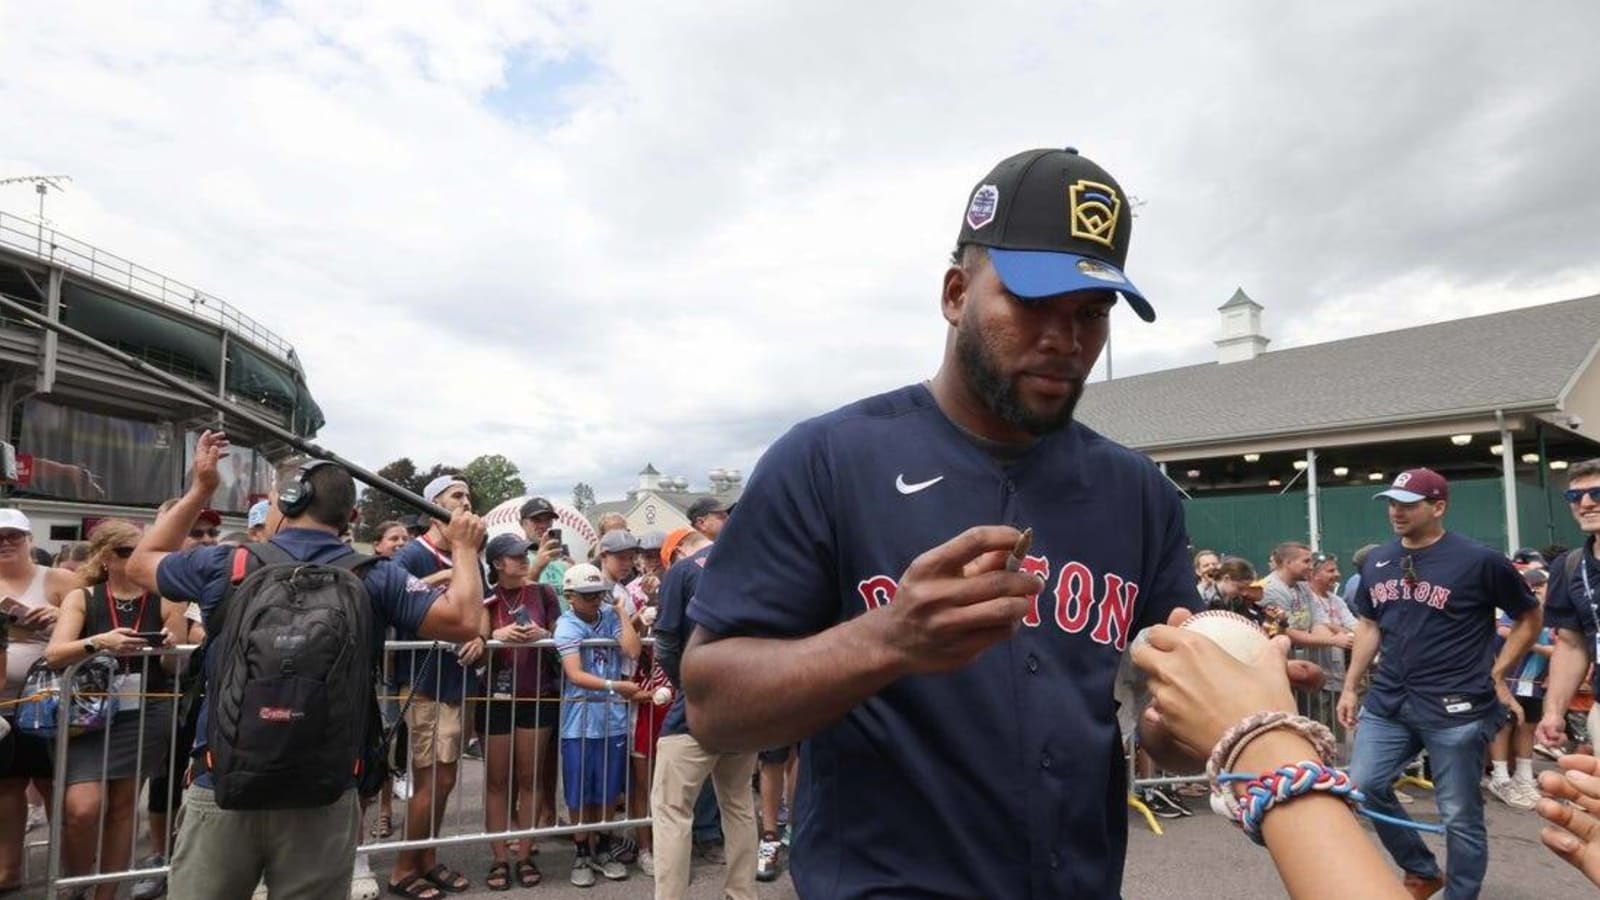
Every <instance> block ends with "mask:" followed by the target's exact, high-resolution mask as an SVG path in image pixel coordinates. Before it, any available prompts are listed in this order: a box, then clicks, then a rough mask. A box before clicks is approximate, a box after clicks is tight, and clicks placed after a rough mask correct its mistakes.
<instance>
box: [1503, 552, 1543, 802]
mask: <svg viewBox="0 0 1600 900" xmlns="http://www.w3.org/2000/svg"><path fill="white" fill-rule="evenodd" d="M1522 580H1523V581H1526V582H1527V583H1528V588H1529V589H1530V590H1532V591H1533V596H1534V597H1535V598H1537V599H1538V601H1539V603H1540V605H1541V606H1542V605H1543V604H1544V593H1545V588H1546V587H1547V586H1548V583H1549V580H1550V577H1549V573H1547V572H1546V571H1545V570H1544V569H1542V568H1541V569H1533V568H1527V569H1523V570H1522ZM1514 624H1515V620H1514V619H1512V618H1511V617H1510V616H1508V615H1506V614H1505V613H1501V614H1500V623H1499V626H1498V632H1499V639H1498V640H1497V641H1496V642H1495V643H1496V647H1495V650H1496V652H1498V651H1499V649H1500V647H1499V645H1501V644H1503V643H1504V641H1505V637H1506V636H1507V635H1509V634H1510V633H1511V626H1512V625H1514ZM1554 644H1555V632H1554V631H1552V630H1551V629H1549V628H1541V629H1539V637H1538V640H1537V641H1536V642H1535V643H1534V646H1533V649H1532V650H1530V651H1528V655H1526V656H1524V657H1523V658H1522V659H1521V661H1519V662H1518V663H1517V664H1516V665H1514V666H1512V667H1511V669H1510V670H1509V671H1507V673H1506V687H1508V688H1510V689H1511V695H1512V696H1513V697H1515V698H1516V701H1517V704H1518V705H1519V706H1521V707H1522V721H1520V722H1507V723H1506V725H1505V727H1503V728H1501V729H1500V731H1499V733H1498V734H1496V735H1495V736H1494V742H1493V743H1491V744H1490V745H1489V763H1490V767H1491V772H1490V776H1489V793H1491V794H1493V795H1495V797H1496V798H1498V799H1499V800H1500V801H1501V802H1502V803H1504V804H1505V805H1507V806H1509V807H1511V808H1512V809H1533V806H1534V804H1535V803H1538V802H1539V788H1538V785H1536V784H1534V781H1533V731H1534V728H1536V727H1537V726H1538V724H1539V720H1540V719H1541V718H1543V717H1544V691H1545V676H1546V674H1547V673H1548V672H1549V670H1550V654H1551V652H1552V651H1553V649H1554ZM1513 751H1515V753H1516V770H1515V772H1513V771H1512V769H1511V768H1510V763H1511V759H1512V756H1511V754H1512V752H1513Z"/></svg>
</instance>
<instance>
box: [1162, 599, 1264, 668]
mask: <svg viewBox="0 0 1600 900" xmlns="http://www.w3.org/2000/svg"><path fill="white" fill-rule="evenodd" d="M1182 627H1184V628H1187V629H1189V630H1190V631H1196V632H1199V633H1200V634H1203V635H1205V636H1206V637H1208V638H1210V639H1211V640H1212V641H1214V642H1215V643H1216V644H1217V646H1219V647H1221V648H1222V649H1224V650H1226V651H1228V655H1229V656H1231V657H1233V658H1234V659H1237V660H1238V661H1240V662H1242V663H1244V664H1246V665H1250V664H1252V663H1254V662H1255V661H1256V660H1257V659H1259V658H1260V656H1261V651H1262V650H1263V649H1265V648H1266V646H1267V633H1266V632H1265V631H1262V630H1261V626H1259V625H1257V624H1256V623H1254V622H1252V621H1250V620H1249V619H1247V618H1245V617H1244V616H1241V615H1239V614H1238V613H1232V612H1228V611H1226V610H1221V609H1208V610H1206V611H1205V612H1198V613H1195V614H1194V615H1192V616H1190V617H1189V618H1188V619H1187V620H1185V621H1184V623H1183V625H1182Z"/></svg>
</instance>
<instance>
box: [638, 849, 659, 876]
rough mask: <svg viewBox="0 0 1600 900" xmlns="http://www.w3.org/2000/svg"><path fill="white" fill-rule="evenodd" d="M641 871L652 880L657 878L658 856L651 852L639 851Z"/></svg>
mask: <svg viewBox="0 0 1600 900" xmlns="http://www.w3.org/2000/svg"><path fill="white" fill-rule="evenodd" d="M639 871H641V872H643V873H644V874H646V875H649V876H650V877H651V878H654V877H656V855H655V854H654V853H651V852H650V851H649V850H640V851H639Z"/></svg>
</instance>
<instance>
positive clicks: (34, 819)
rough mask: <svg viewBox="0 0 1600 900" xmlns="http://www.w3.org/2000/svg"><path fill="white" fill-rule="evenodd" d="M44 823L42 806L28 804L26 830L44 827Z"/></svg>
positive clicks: (39, 804) (40, 804)
mask: <svg viewBox="0 0 1600 900" xmlns="http://www.w3.org/2000/svg"><path fill="white" fill-rule="evenodd" d="M44 821H45V819H44V804H43V803H29V804H28V830H29V831H32V830H34V829H35V828H38V827H40V826H42V825H44Z"/></svg>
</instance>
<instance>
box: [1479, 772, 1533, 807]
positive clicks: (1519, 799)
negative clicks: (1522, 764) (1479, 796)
mask: <svg viewBox="0 0 1600 900" xmlns="http://www.w3.org/2000/svg"><path fill="white" fill-rule="evenodd" d="M1489 793H1491V794H1493V795H1495V797H1496V798H1497V799H1499V801H1500V802H1501V803H1504V804H1505V805H1507V806H1509V807H1511V808H1512V809H1533V801H1532V800H1530V799H1529V798H1528V797H1526V796H1524V795H1523V793H1522V792H1521V791H1520V790H1517V786H1516V784H1515V782H1513V781H1512V780H1511V779H1509V778H1496V779H1494V780H1493V781H1492V782H1490V783H1489Z"/></svg>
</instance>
